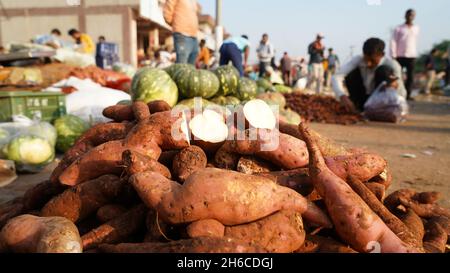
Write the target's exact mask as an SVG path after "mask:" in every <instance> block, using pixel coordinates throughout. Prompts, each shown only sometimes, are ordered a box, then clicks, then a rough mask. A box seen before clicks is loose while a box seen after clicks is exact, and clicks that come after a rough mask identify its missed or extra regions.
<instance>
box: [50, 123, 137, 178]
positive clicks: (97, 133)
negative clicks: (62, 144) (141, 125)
mask: <svg viewBox="0 0 450 273" xmlns="http://www.w3.org/2000/svg"><path fill="white" fill-rule="evenodd" d="M134 125H135V124H134V123H129V122H126V123H101V124H98V125H95V126H94V127H92V128H90V129H89V130H87V131H86V132H85V133H84V134H83V135H82V136H81V137H80V138H79V139H78V140H77V141H76V142H75V144H74V146H72V147H71V148H70V149H69V150H68V151H67V152H66V153H65V154H64V157H63V158H62V160H61V162H60V163H59V164H58V166H57V167H56V168H55V170H53V172H52V174H51V176H50V181H51V182H53V183H57V182H58V179H59V176H60V175H61V174H62V173H63V172H64V171H65V169H66V168H67V167H69V166H70V165H71V164H72V163H73V162H74V161H76V160H77V159H78V158H79V157H81V156H83V155H84V154H86V153H87V152H88V151H90V150H91V149H93V148H94V147H96V146H98V145H101V144H103V143H106V142H108V141H114V140H120V139H124V138H125V137H126V136H127V134H128V132H129V131H130V130H131V129H132V128H133V127H134Z"/></svg>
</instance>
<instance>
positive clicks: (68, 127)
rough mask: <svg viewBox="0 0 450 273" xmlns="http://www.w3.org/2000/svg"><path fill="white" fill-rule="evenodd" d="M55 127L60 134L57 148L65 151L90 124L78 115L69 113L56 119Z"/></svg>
mask: <svg viewBox="0 0 450 273" xmlns="http://www.w3.org/2000/svg"><path fill="white" fill-rule="evenodd" d="M55 128H56V132H57V134H58V139H57V141H56V149H57V150H58V151H60V152H64V153H65V152H66V151H67V150H69V148H70V147H72V146H73V145H74V144H75V141H76V140H77V139H78V138H79V137H80V136H81V135H82V134H83V133H84V132H86V131H87V130H88V129H89V124H88V123H87V122H85V121H84V120H82V119H81V118H79V117H77V116H73V115H67V116H63V117H60V118H58V119H57V120H55Z"/></svg>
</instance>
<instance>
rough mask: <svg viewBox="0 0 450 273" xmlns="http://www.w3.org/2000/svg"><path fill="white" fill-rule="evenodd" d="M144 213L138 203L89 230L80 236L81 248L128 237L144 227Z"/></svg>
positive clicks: (115, 241)
mask: <svg viewBox="0 0 450 273" xmlns="http://www.w3.org/2000/svg"><path fill="white" fill-rule="evenodd" d="M146 213H147V209H146V207H145V206H144V205H138V206H136V207H134V208H132V209H130V210H129V211H128V212H126V213H124V214H121V215H120V216H119V217H117V218H115V219H112V220H110V221H108V222H107V223H105V224H103V225H101V226H99V227H98V228H96V229H94V230H91V231H90V232H88V233H86V234H85V235H83V236H82V237H81V239H82V241H83V248H84V249H91V248H96V247H98V246H99V245H100V244H109V243H112V244H114V243H118V242H120V241H121V240H124V239H126V238H128V237H129V236H130V235H132V234H134V233H136V232H138V231H139V230H140V229H141V228H143V227H144V224H145V216H146Z"/></svg>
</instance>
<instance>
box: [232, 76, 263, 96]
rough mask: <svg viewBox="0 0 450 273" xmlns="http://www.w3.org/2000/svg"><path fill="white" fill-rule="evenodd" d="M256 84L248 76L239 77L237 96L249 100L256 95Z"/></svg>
mask: <svg viewBox="0 0 450 273" xmlns="http://www.w3.org/2000/svg"><path fill="white" fill-rule="evenodd" d="M257 90H258V86H257V85H256V82H255V81H253V80H251V79H249V78H241V79H239V88H238V93H237V97H238V98H239V99H240V100H251V99H254V98H255V97H256V95H257Z"/></svg>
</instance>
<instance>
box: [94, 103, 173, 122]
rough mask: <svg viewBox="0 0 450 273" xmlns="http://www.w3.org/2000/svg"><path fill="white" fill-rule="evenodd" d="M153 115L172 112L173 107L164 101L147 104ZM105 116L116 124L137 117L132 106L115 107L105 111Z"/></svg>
mask: <svg viewBox="0 0 450 273" xmlns="http://www.w3.org/2000/svg"><path fill="white" fill-rule="evenodd" d="M147 106H148V109H149V110H150V113H151V114H154V113H159V112H165V111H170V109H171V107H170V105H169V104H167V102H165V101H162V100H157V101H152V102H149V103H148V104H147ZM103 116H105V117H107V118H109V119H112V120H114V121H116V122H122V121H133V120H135V119H136V118H135V115H134V113H133V108H132V106H131V105H113V106H110V107H107V108H105V109H104V110H103Z"/></svg>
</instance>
